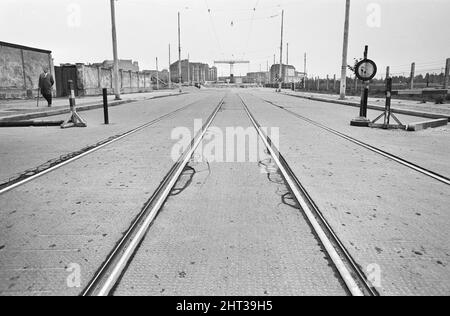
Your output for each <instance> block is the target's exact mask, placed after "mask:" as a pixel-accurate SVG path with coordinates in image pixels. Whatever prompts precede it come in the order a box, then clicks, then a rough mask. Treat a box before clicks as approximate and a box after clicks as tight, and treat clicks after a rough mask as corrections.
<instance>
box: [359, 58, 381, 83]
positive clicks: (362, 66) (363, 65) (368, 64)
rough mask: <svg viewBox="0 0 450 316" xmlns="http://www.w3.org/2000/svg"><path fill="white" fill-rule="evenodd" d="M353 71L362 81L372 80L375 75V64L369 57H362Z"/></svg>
mask: <svg viewBox="0 0 450 316" xmlns="http://www.w3.org/2000/svg"><path fill="white" fill-rule="evenodd" d="M355 73H356V77H358V78H359V79H361V80H362V81H369V80H372V79H373V78H375V76H376V75H377V65H376V64H375V62H374V61H372V60H370V59H364V60H362V61H360V62H359V63H358V64H357V65H356V68H355Z"/></svg>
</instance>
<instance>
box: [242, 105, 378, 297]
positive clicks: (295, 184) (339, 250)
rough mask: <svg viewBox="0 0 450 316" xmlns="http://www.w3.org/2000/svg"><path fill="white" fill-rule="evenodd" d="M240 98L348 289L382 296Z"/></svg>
mask: <svg viewBox="0 0 450 316" xmlns="http://www.w3.org/2000/svg"><path fill="white" fill-rule="evenodd" d="M239 97H240V100H241V102H242V104H243V106H244V109H245V112H246V114H247V116H248V117H249V119H250V121H251V122H252V124H253V126H254V128H255V129H256V130H257V132H258V134H259V136H260V138H261V139H262V140H263V142H264V144H265V145H266V147H267V149H268V150H269V152H270V155H271V156H272V159H274V161H275V162H276V165H277V166H278V168H279V170H280V172H281V173H282V175H283V177H284V179H285V181H286V183H287V185H288V187H289V188H290V190H291V192H292V194H293V195H294V196H295V198H296V199H297V202H298V203H299V205H300V206H301V208H302V210H303V212H304V213H305V215H306V217H307V219H308V221H309V223H310V224H311V226H312V228H313V230H314V232H315V233H316V234H317V237H318V238H319V240H320V241H321V243H322V245H323V247H324V248H325V250H326V252H327V254H328V255H329V257H330V259H331V261H332V262H333V264H334V265H335V267H336V269H337V270H338V272H339V274H340V276H341V278H342V280H343V282H344V283H345V285H346V286H347V289H348V290H349V292H350V293H351V294H352V295H353V296H379V293H378V291H377V290H376V289H375V288H374V287H373V286H372V285H371V284H370V282H369V281H368V279H367V277H366V276H365V274H364V273H363V272H362V271H361V269H360V268H359V266H358V264H357V263H356V261H355V260H354V259H353V257H352V256H351V255H350V253H349V252H348V251H347V249H346V248H345V246H344V244H343V243H342V242H341V241H340V240H339V238H338V236H337V235H336V233H335V232H334V231H333V229H332V228H331V226H330V225H329V224H328V222H327V220H326V219H325V217H324V216H323V214H322V212H321V211H320V209H319V207H318V206H317V204H316V203H315V202H314V200H313V199H312V197H311V196H310V195H309V194H308V192H307V190H306V189H305V187H304V186H303V185H302V184H301V182H300V181H299V179H298V178H297V176H296V175H295V173H294V172H293V171H292V169H291V168H290V166H289V164H288V163H287V161H286V160H285V159H284V157H283V155H282V154H281V153H280V152H279V150H278V148H276V146H275V145H274V144H273V142H272V140H271V139H270V138H269V137H268V136H267V135H266V134H265V133H264V131H263V130H262V129H261V125H260V124H259V123H258V121H257V120H256V118H255V117H254V115H253V114H252V113H251V112H250V109H249V108H248V106H247V104H246V103H245V101H244V100H243V99H242V97H241V96H239Z"/></svg>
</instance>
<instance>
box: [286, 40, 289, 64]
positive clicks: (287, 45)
mask: <svg viewBox="0 0 450 316" xmlns="http://www.w3.org/2000/svg"><path fill="white" fill-rule="evenodd" d="M286 65H289V43H287V44H286Z"/></svg>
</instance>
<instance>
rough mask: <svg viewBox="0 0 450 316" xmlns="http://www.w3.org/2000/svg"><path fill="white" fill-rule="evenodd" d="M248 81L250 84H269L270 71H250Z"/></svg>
mask: <svg viewBox="0 0 450 316" xmlns="http://www.w3.org/2000/svg"><path fill="white" fill-rule="evenodd" d="M246 83H250V84H267V83H269V73H268V72H265V71H264V72H249V73H248V74H247V79H246Z"/></svg>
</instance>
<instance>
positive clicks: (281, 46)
mask: <svg viewBox="0 0 450 316" xmlns="http://www.w3.org/2000/svg"><path fill="white" fill-rule="evenodd" d="M283 35H284V10H283V11H282V12H281V45H280V77H279V78H278V80H279V82H278V92H281V88H282V87H283V85H282V80H283Z"/></svg>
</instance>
